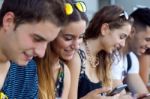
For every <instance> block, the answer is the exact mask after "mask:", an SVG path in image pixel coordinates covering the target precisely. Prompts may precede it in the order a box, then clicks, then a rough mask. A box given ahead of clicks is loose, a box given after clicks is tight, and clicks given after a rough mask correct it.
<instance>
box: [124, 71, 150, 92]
mask: <svg viewBox="0 0 150 99" xmlns="http://www.w3.org/2000/svg"><path fill="white" fill-rule="evenodd" d="M126 81H127V84H128V86H129V89H130V90H131V91H133V92H134V93H137V94H143V93H148V90H147V88H146V86H145V84H144V83H143V81H142V79H141V77H140V75H139V74H138V73H133V74H128V76H127V80H126Z"/></svg>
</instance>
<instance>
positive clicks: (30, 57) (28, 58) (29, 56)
mask: <svg viewBox="0 0 150 99" xmlns="http://www.w3.org/2000/svg"><path fill="white" fill-rule="evenodd" d="M24 57H25V60H26V61H29V60H31V59H32V58H33V55H28V54H27V53H25V52H24Z"/></svg>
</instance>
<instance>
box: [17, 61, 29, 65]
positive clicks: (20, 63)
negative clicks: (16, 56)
mask: <svg viewBox="0 0 150 99" xmlns="http://www.w3.org/2000/svg"><path fill="white" fill-rule="evenodd" d="M15 63H16V64H17V65H19V66H26V65H27V64H28V63H29V61H23V60H19V61H17V62H15Z"/></svg>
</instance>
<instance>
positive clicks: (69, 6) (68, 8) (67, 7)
mask: <svg viewBox="0 0 150 99" xmlns="http://www.w3.org/2000/svg"><path fill="white" fill-rule="evenodd" d="M73 6H75V8H76V9H78V11H80V12H86V5H85V3H84V2H83V1H77V2H75V3H65V11H66V15H71V14H72V13H73V10H74V9H73Z"/></svg>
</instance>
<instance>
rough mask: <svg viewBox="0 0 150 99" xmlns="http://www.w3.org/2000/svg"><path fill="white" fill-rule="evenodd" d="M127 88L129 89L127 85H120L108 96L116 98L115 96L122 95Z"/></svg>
mask: <svg viewBox="0 0 150 99" xmlns="http://www.w3.org/2000/svg"><path fill="white" fill-rule="evenodd" d="M126 87H127V84H123V85H119V86H117V87H116V88H114V89H113V90H112V91H111V92H110V93H108V94H107V96H114V95H116V94H118V93H120V92H121V91H122V90H124V89H125V88H126Z"/></svg>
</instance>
